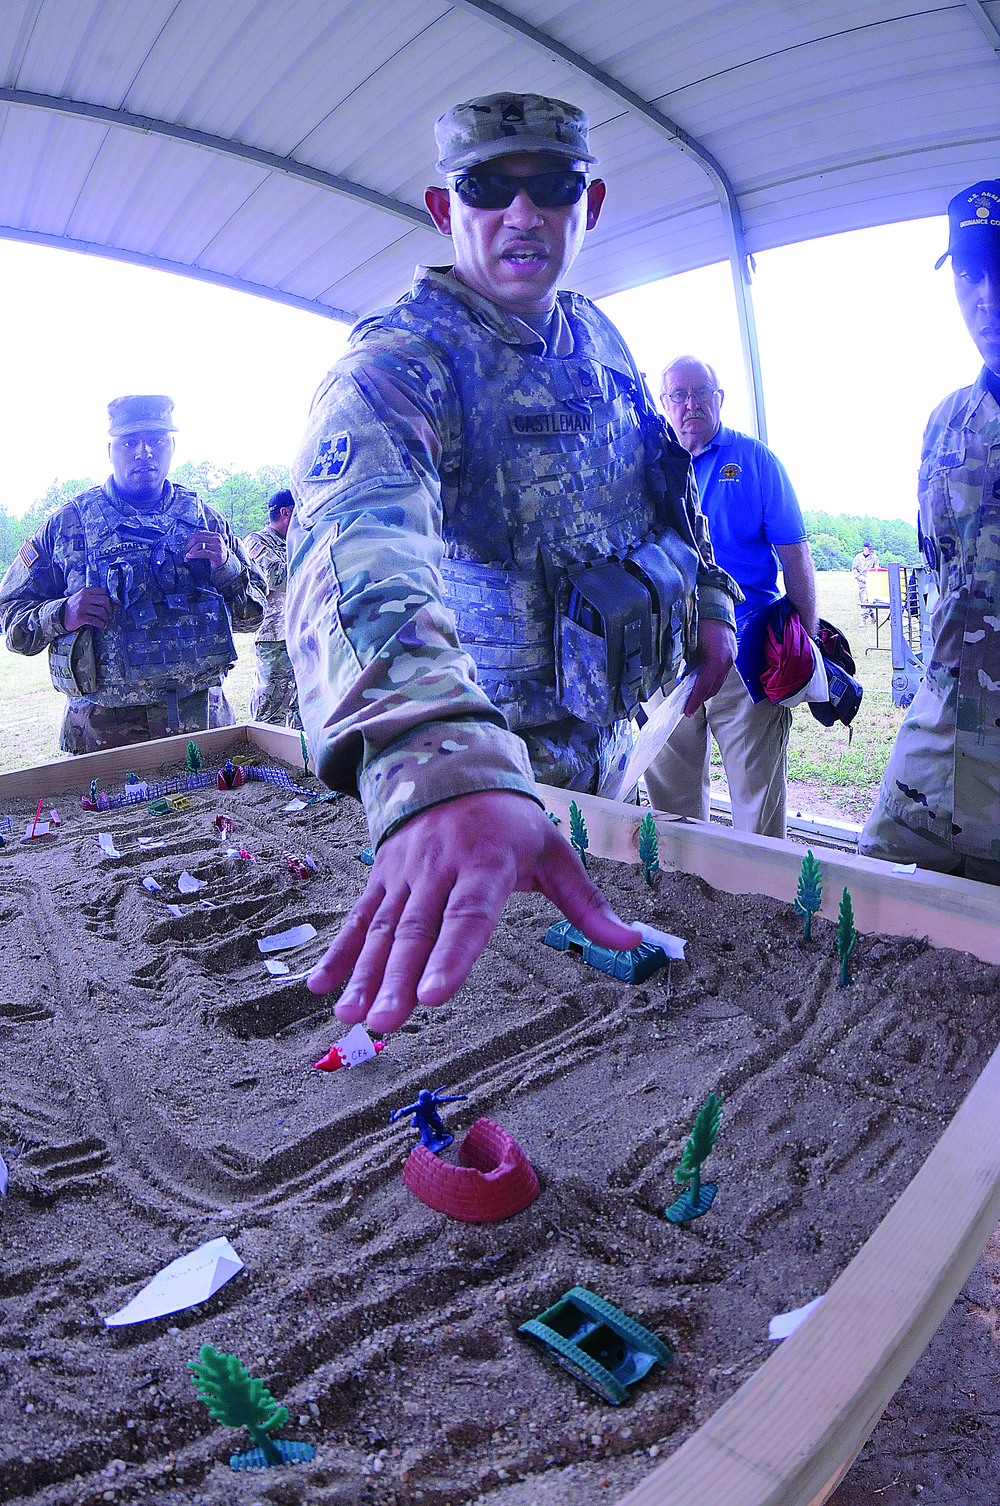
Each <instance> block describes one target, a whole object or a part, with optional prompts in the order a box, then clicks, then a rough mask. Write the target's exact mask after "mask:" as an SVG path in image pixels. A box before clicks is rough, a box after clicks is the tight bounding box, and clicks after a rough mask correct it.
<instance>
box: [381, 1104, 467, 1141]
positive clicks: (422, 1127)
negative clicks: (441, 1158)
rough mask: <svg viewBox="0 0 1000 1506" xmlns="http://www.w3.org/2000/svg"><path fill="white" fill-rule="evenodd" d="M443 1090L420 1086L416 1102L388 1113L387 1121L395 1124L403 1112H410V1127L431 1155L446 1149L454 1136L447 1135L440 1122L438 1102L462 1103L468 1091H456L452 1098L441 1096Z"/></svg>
mask: <svg viewBox="0 0 1000 1506" xmlns="http://www.w3.org/2000/svg"><path fill="white" fill-rule="evenodd" d="M443 1092H444V1088H438V1090H437V1092H436V1093H432V1092H431V1090H430V1088H421V1089H420V1092H419V1093H418V1094H417V1101H416V1103H408V1104H407V1105H406V1108H405V1109H396V1111H395V1113H393V1114H390V1115H389V1123H390V1124H395V1122H396V1120H397V1119H401V1118H402V1117H403V1115H404V1114H412V1115H413V1123H412V1125H411V1126H410V1127H411V1129H415V1130H418V1131H419V1133H420V1143H421V1145H426V1147H427V1149H428V1150H429V1151H430V1153H431V1155H432V1156H436V1155H437V1154H438V1153H439V1152H440V1151H442V1150H447V1149H448V1146H449V1145H450V1144H451V1142H452V1141H453V1140H454V1138H455V1137H454V1135H449V1133H448V1131H447V1130H446V1129H445V1127H444V1125H443V1124H442V1123H441V1116H440V1114H439V1113H438V1104H440V1103H464V1102H465V1101H466V1099H467V1098H468V1096H469V1095H468V1093H457V1094H456V1095H455V1096H454V1097H453V1098H442V1096H441V1095H442V1093H443Z"/></svg>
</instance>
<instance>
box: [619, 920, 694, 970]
mask: <svg viewBox="0 0 1000 1506" xmlns="http://www.w3.org/2000/svg"><path fill="white" fill-rule="evenodd" d="M624 924H625V925H630V926H631V927H632V929H633V931H641V932H642V939H643V941H648V942H649V944H650V946H658V947H662V948H663V950H664V951H665V952H666V954H667V956H668V957H678V958H680V960H681V961H682V962H683V960H684V948H685V947H686V946H687V942H686V941H684V940H683V939H682V938H681V937H680V936H671V934H670V932H669V931H658V930H657V929H656V927H655V926H647V925H646V923H645V922H644V921H641V920H629V921H625V922H624Z"/></svg>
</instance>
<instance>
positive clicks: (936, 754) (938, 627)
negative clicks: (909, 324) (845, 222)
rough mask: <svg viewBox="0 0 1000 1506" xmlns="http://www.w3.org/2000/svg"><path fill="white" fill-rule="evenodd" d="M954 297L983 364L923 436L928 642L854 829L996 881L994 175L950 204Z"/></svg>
mask: <svg viewBox="0 0 1000 1506" xmlns="http://www.w3.org/2000/svg"><path fill="white" fill-rule="evenodd" d="M948 220H949V238H948V249H947V251H945V253H944V255H943V256H942V257H941V258H940V260H939V261H938V264H937V265H938V266H939V267H940V266H941V264H942V263H943V262H944V261H945V259H946V258H947V257H949V256H950V257H951V270H952V273H953V275H954V279H955V296H956V298H957V299H958V306H959V308H960V310H961V312H962V317H963V319H964V320H965V324H966V327H967V329H968V331H969V334H970V335H971V336H972V339H973V342H974V344H975V346H976V349H977V350H978V351H979V354H980V355H981V356H982V358H983V363H984V364H983V368H982V370H981V371H980V373H979V375H978V377H977V378H976V380H975V381H974V382H973V383H972V386H971V387H962V388H960V389H959V391H958V392H953V393H952V394H951V395H950V397H946V398H945V400H944V402H942V403H940V404H939V406H938V407H937V408H935V410H934V412H933V413H932V414H931V416H930V419H929V420H928V423H927V428H926V430H925V432H924V442H923V450H922V453H921V459H920V479H919V483H918V489H917V496H918V501H919V505H920V516H919V523H918V532H919V538H920V544H921V548H922V550H923V554H924V558H925V560H926V561H927V564H928V566H929V567H930V569H931V570H932V572H933V573H934V576H935V578H936V585H937V601H936V604H935V606H934V608H933V611H932V614H931V633H932V637H933V645H932V648H931V650H930V654H929V656H928V658H927V662H926V664H925V667H924V678H923V681H922V682H921V684H920V687H919V689H918V690H917V693H916V695H915V696H914V697H913V700H912V702H911V704H910V706H909V708H908V709H907V711H906V714H905V716H904V718H903V721H902V724H901V725H900V728H899V732H898V734H897V736H896V742H895V745H894V746H893V750H892V753H891V754H890V756H889V762H888V765H887V766H886V771H885V776H884V778H883V780H882V786H881V788H880V790H879V793H878V798H877V800H876V803H875V809H874V810H873V811H872V814H871V815H870V816H869V818H868V821H867V822H866V824H865V827H864V830H863V831H862V833H861V842H860V846H859V851H860V852H861V853H863V854H864V855H865V856H866V857H872V858H888V859H892V860H893V861H894V862H904V863H917V864H918V865H919V866H920V867H921V868H933V869H937V870H938V871H939V872H941V873H958V874H964V875H965V877H966V878H974V879H980V880H982V881H985V882H988V883H991V884H997V883H1000V180H996V179H995V180H992V181H987V182H984V183H974V184H973V185H972V187H971V188H967V189H965V190H964V191H963V192H962V193H960V194H957V195H956V196H955V198H953V199H952V201H951V203H950V204H949V205H948Z"/></svg>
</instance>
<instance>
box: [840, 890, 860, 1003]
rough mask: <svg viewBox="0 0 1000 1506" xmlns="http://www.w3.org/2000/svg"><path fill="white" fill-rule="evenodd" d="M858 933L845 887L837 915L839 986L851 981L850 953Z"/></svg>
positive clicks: (843, 986) (852, 908)
mask: <svg viewBox="0 0 1000 1506" xmlns="http://www.w3.org/2000/svg"><path fill="white" fill-rule="evenodd" d="M857 939H858V933H857V931H856V930H855V929H854V906H853V905H852V904H851V896H850V894H849V893H848V891H847V889H846V887H845V889H844V892H843V894H842V895H841V899H840V913H839V915H838V917H837V955H838V957H839V958H840V986H841V988H846V987H847V985H848V984H849V983H850V981H851V953H852V952H853V951H854V948H855V945H856V943H857Z"/></svg>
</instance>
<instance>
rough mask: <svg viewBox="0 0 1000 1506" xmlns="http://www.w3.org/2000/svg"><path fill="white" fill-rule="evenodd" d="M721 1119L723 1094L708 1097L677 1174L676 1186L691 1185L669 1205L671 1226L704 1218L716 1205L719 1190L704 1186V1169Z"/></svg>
mask: <svg viewBox="0 0 1000 1506" xmlns="http://www.w3.org/2000/svg"><path fill="white" fill-rule="evenodd" d="M721 1118H722V1094H721V1093H709V1095H708V1097H707V1098H706V1100H705V1103H704V1105H703V1107H702V1108H700V1109H699V1110H698V1117H697V1118H696V1119H695V1121H694V1129H693V1130H692V1131H691V1133H690V1135H689V1136H688V1138H687V1141H686V1143H685V1145H684V1154H683V1155H682V1156H681V1164H680V1166H678V1168H677V1170H676V1171H675V1172H674V1181H675V1182H678V1183H679V1184H680V1185H681V1186H682V1187H683V1185H684V1183H685V1182H689V1183H690V1185H689V1187H688V1189H687V1191H686V1192H683V1193H681V1195H680V1197H679V1198H678V1199H677V1200H676V1202H673V1203H671V1204H670V1207H669V1208H668V1209H667V1210H666V1212H665V1213H664V1215H663V1216H664V1218H668V1219H669V1220H670V1222H671V1223H672V1224H686V1223H687V1222H688V1220H689V1219H692V1218H701V1216H702V1214H703V1213H707V1212H708V1210H709V1208H711V1206H712V1203H713V1202H714V1201H715V1194H716V1192H717V1190H718V1189H717V1187H716V1185H715V1183H714V1182H705V1184H704V1185H702V1180H701V1166H702V1162H703V1161H707V1160H708V1157H709V1156H710V1155H711V1153H712V1147H713V1145H714V1144H715V1137H716V1135H717V1134H718V1133H719V1121H720V1119H721Z"/></svg>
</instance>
